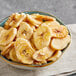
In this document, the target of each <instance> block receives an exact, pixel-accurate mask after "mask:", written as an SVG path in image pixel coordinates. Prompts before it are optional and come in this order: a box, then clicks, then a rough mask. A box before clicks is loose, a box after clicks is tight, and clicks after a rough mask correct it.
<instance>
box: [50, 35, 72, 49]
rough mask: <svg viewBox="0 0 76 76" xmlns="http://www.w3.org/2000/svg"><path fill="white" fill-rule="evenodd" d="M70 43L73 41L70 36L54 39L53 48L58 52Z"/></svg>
mask: <svg viewBox="0 0 76 76" xmlns="http://www.w3.org/2000/svg"><path fill="white" fill-rule="evenodd" d="M70 41H71V38H70V35H67V37H65V38H63V39H57V38H54V39H53V40H52V41H51V47H52V48H53V49H56V50H62V49H64V48H65V47H66V46H67V45H68V43H70Z"/></svg>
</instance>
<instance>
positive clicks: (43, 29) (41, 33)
mask: <svg viewBox="0 0 76 76" xmlns="http://www.w3.org/2000/svg"><path fill="white" fill-rule="evenodd" d="M33 38H34V44H35V46H36V48H37V49H41V48H44V47H47V46H48V45H49V43H50V40H51V30H50V29H49V27H48V26H40V27H39V28H38V29H37V30H36V31H35V32H34V34H33Z"/></svg>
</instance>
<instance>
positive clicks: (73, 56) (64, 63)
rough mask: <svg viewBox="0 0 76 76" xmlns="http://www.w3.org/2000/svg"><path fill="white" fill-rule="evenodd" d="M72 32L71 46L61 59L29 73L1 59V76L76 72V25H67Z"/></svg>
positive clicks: (38, 75) (34, 75) (33, 75)
mask: <svg viewBox="0 0 76 76" xmlns="http://www.w3.org/2000/svg"><path fill="white" fill-rule="evenodd" d="M67 27H68V29H69V30H70V32H71V37H72V40H71V44H70V46H69V48H68V49H66V51H65V52H64V54H63V55H62V56H61V58H60V59H59V60H58V61H56V62H55V63H54V64H52V65H50V66H48V67H46V68H43V69H41V70H35V71H28V70H23V69H17V68H14V67H12V66H10V65H8V64H6V63H5V62H4V61H3V60H1V59H0V76H51V75H57V76H59V75H58V74H63V73H64V72H66V73H68V72H70V71H76V24H69V25H67Z"/></svg>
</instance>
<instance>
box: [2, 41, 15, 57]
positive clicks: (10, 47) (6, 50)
mask: <svg viewBox="0 0 76 76" xmlns="http://www.w3.org/2000/svg"><path fill="white" fill-rule="evenodd" d="M13 44H14V42H11V43H10V44H9V45H7V46H6V47H5V48H4V49H3V51H1V55H3V56H5V55H7V54H8V53H9V51H10V50H11V49H12V47H13Z"/></svg>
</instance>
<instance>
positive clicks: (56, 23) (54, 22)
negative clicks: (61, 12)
mask: <svg viewBox="0 0 76 76" xmlns="http://www.w3.org/2000/svg"><path fill="white" fill-rule="evenodd" d="M42 25H47V26H49V27H55V26H58V25H60V24H59V23H58V22H57V21H56V20H55V21H45V22H43V23H42Z"/></svg>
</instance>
